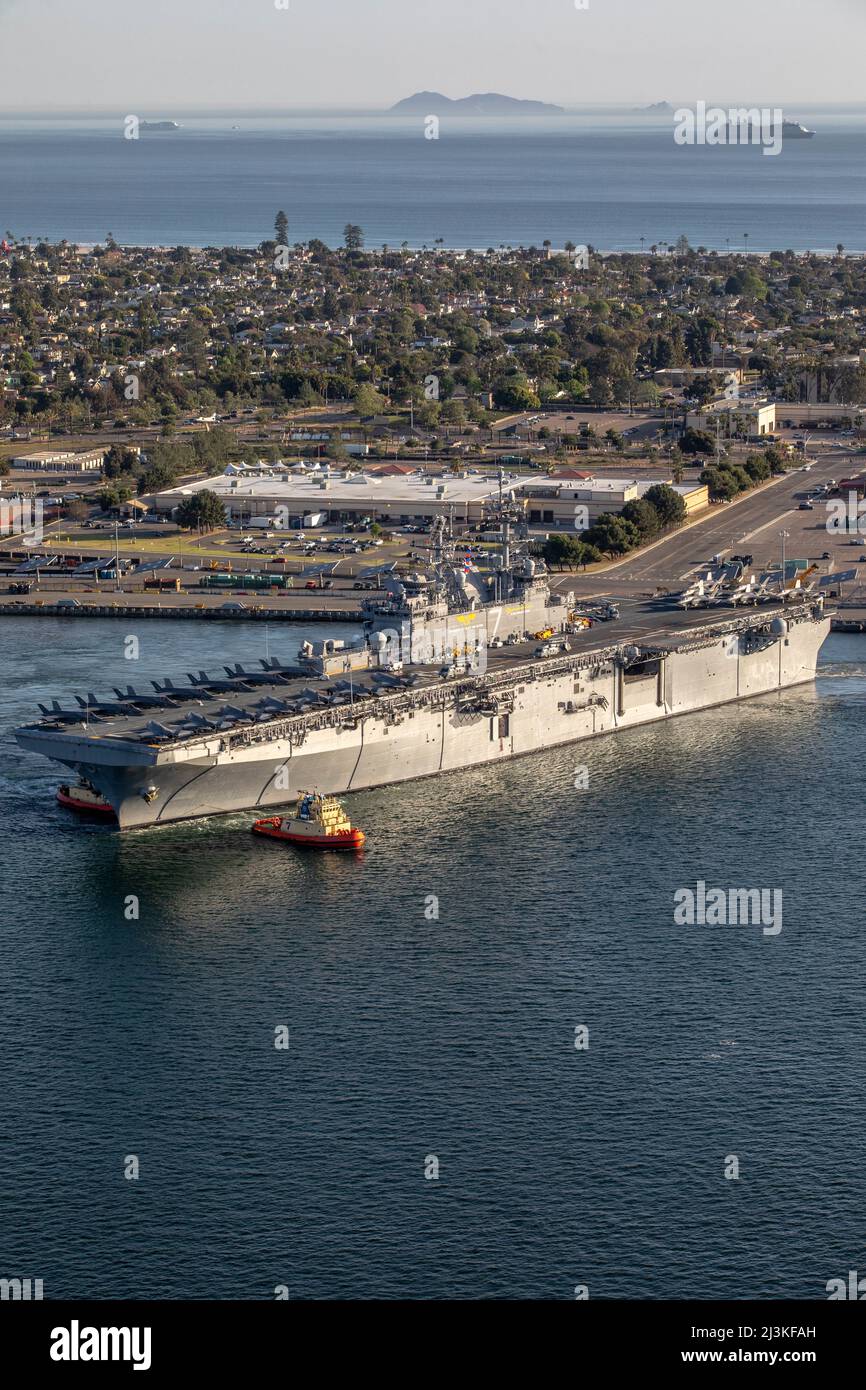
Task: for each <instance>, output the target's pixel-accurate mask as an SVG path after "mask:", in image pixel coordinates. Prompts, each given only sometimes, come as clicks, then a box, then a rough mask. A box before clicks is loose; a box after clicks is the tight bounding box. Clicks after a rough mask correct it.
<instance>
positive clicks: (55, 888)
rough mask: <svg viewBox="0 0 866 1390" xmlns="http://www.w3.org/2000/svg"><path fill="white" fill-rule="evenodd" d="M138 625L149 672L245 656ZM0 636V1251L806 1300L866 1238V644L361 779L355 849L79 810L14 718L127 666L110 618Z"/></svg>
mask: <svg viewBox="0 0 866 1390" xmlns="http://www.w3.org/2000/svg"><path fill="white" fill-rule="evenodd" d="M143 637H144V642H143V651H142V657H141V662H140V663H139V667H140V668H141V669H142V671H143V673H144V674H145V675H148V676H149V675H155V676H161V675H165V674H174V675H180V674H182V673H183V672H184V671H186V670H187V669H189V670H193V669H195V670H198V669H199V668H200V667H202V666H204V667H205V668H207V667H210V668H211V669H216V668H217V666H218V665H219V664H220V661H221V660H223V659H224V660H229V659H234V658H238V659H240V660H247V659H249V658H250V657H252V656H254V655H258V654H260V652H261V633H260V632H253V631H251V630H250V629H248V628H245V627H242V626H240V627H238V626H225V627H222V626H221V627H219V628H216V627H214V626H212V625H210V624H208V625H207V627H205V628H199V627H197V626H196V625H194V624H180V625H175V624H157V623H154V624H153V625H149V626H148V627H147V628H146V629H145V632H144V634H143ZM297 637H298V633H297V632H295V633H292V634H287V633H282V632H281V633H280V634H278V637H274V636H272V638H271V651H272V654H273V653H274V652H275V651H279V652H280V654H282V655H284V656H286V657H289V656H291V654H292V652H293V650H294V647H295V645H296V641H297ZM0 639H2V658H0V660H2V708H0V732H2V734H3V735H4V738H5V741H4V743H3V757H2V762H0V810H2V824H3V827H4V840H3V868H2V875H0V932H2V961H3V970H2V977H0V1049H2V1056H3V1059H4V1065H3V1087H2V1098H0V1167H2V1172H3V1183H2V1188H0V1274H3V1275H6V1276H10V1277H11V1276H13V1275H14V1276H18V1277H28V1276H29V1277H33V1278H36V1277H41V1278H43V1279H44V1281H45V1292H46V1296H47V1297H51V1296H54V1297H61V1296H72V1297H79V1296H80V1297H87V1296H90V1297H121V1298H127V1297H129V1298H134V1297H192V1298H268V1297H272V1296H273V1291H274V1288H275V1286H277V1285H278V1284H286V1285H288V1287H289V1290H290V1293H291V1295H292V1296H293V1297H298V1298H328V1297H338V1298H340V1297H344V1298H346V1297H352V1298H356V1297H362V1298H363V1297H384V1298H389V1297H408V1298H413V1299H418V1298H445V1297H447V1298H477V1297H499V1298H515V1297H541V1298H569V1297H571V1296H572V1291H573V1288H574V1286H575V1285H576V1284H578V1283H585V1284H588V1285H589V1288H590V1293H591V1296H592V1297H632V1298H662V1297H675V1298H686V1297H711V1296H712V1297H722V1298H749V1297H764V1298H770V1297H774V1298H779V1297H793V1298H804V1299H805V1298H820V1297H824V1296H825V1293H824V1286H825V1284H826V1282H827V1280H828V1279H830V1278H832V1277H835V1276H837V1275H840V1274H844V1273H845V1272H846V1271H847V1270H848V1269H849V1268H857V1267H858V1261H860V1262H862V1260H863V1258H864V1252H863V1228H864V1213H866V1182H864V1169H863V1160H862V1154H863V1148H864V1140H866V1120H864V1105H863V1075H864V1061H866V1048H864V1040H863V1017H864V1007H863V993H864V984H863V982H864V979H866V936H864V925H863V901H864V888H866V868H864V864H863V857H862V853H861V844H860V841H861V833H860V824H861V816H862V803H863V786H862V783H863V770H864V766H866V761H864V746H866V743H864V716H866V639H863V638H850V639H846V638H833V639H830V642H829V643H828V644H827V646H826V647H825V651H824V654H823V658H822V662H823V664H822V668H821V671H820V675H819V679H818V681H817V683H816V685H815V687H814V688H813V687H811V686H807V687H805V688H802V689H798V690H795V691H790V692H787V693H785V694H783V695H782V696H781V697H775V696H774V697H769V698H764V699H759V700H755V701H752V702H748V703H744V704H742V705H739V706H735V707H729V708H724V709H718V710H713V711H710V712H707V713H705V714H701V715H696V716H690V717H686V718H682V719H678V720H674V721H671V722H669V723H666V724H662V725H657V726H653V727H651V728H648V729H645V730H636V731H631V732H628V733H624V734H620V735H617V736H615V737H612V738H606V739H601V740H598V741H596V742H591V743H586V744H583V745H579V746H576V747H571V748H565V749H559V750H555V751H552V752H545V753H540V754H538V755H536V756H532V757H528V758H524V759H520V760H518V761H515V762H513V763H511V764H507V765H503V766H501V767H499V768H496V769H491V770H483V771H469V772H466V773H463V774H457V775H451V776H447V777H443V778H440V779H436V780H433V781H422V782H417V783H414V784H409V785H406V786H403V787H399V788H392V789H386V790H381V791H375V792H369V793H365V794H362V795H358V796H355V797H352V798H350V800H349V805H350V811H351V814H352V816H353V818H354V819H355V820H356V821H357V822H358V823H359V824H361V825H362V826H363V827H364V828H365V829H366V831H367V833H368V849H367V851H366V852H365V854H364V856H363V858H362V859H358V860H356V859H354V858H349V857H346V858H342V857H328V856H314V855H311V854H306V855H304V854H302V853H300V852H299V851H295V850H291V849H289V850H284V849H282V848H278V847H275V846H273V845H271V844H269V843H267V842H259V841H257V840H255V839H254V838H253V837H252V836H251V835H250V834H249V833H248V827H249V824H250V822H251V820H252V817H251V816H246V815H235V816H230V817H227V818H222V819H217V820H212V821H200V822H191V823H188V824H182V825H175V826H170V827H165V828H163V829H160V830H155V831H147V832H138V833H133V834H128V835H125V836H123V837H121V836H118V835H117V834H115V833H113V832H111V831H109V830H107V829H106V828H104V827H102V826H99V825H96V826H93V825H91V826H83V825H81V824H79V823H78V822H77V821H76V820H75V819H74V818H73V817H72V816H71V815H69V814H68V813H66V812H64V811H62V810H60V809H59V808H57V807H55V805H54V803H53V799H52V798H53V792H54V788H55V787H56V784H57V781H58V780H59V774H58V771H57V770H56V769H54V768H52V766H51V765H50V764H48V763H46V762H42V761H40V760H39V759H37V758H35V757H34V756H32V755H30V754H26V753H24V752H23V751H21V750H20V749H18V747H17V745H15V744H14V743H12V742H10V741H9V738H8V735H9V731H10V730H11V729H12V728H14V726H15V725H16V723H18V722H21V721H22V720H24V719H27V718H29V717H31V716H32V714H33V713H34V711H35V708H36V705H35V702H36V701H37V699H45V698H46V696H53V695H60V694H67V693H68V692H70V691H75V690H78V691H87V690H96V691H98V692H99V691H101V692H107V691H108V690H109V689H110V687H111V686H112V685H114V684H121V682H122V683H123V684H126V683H127V682H128V681H129V680H131V679H132V680H138V679H141V677H139V676H138V675H137V672H136V674H135V675H133V676H131V675H130V663H129V662H126V661H124V660H123V657H122V634H121V625H119V624H117V623H115V622H110V621H106V622H98V621H95V622H87V623H84V622H81V623H77V622H76V623H74V624H73V623H70V622H66V623H63V622H56V621H53V620H50V619H41V620H36V619H33V620H19V619H14V620H12V619H10V620H7V621H6V622H5V623H4V624H3V627H2V630H0ZM215 654H216V655H215ZM578 764H586V766H587V767H588V769H589V787H588V789H587V790H576V789H575V787H574V781H575V775H574V774H575V768H576V767H577V765H578ZM698 879H703V880H705V881H706V882H707V883H708V884H711V885H720V886H725V887H728V886H744V887H768V888H777V887H779V888H781V889H782V890H783V894H784V925H783V930H782V932H781V933H780V935H779V936H777V937H775V938H773V937H768V936H764V935H763V934H762V932H761V930H760V928H759V927H727V928H718V927H682V926H677V925H675V924H674V922H673V894H674V892H675V890H676V889H677V888H678V887H680V886H683V885H689V884H691V885H694V884H695V883H696V881H697V880H698ZM129 894H135V895H136V896H137V897H138V898H139V900H140V905H141V917H140V920H139V921H137V922H130V921H126V920H125V918H124V900H125V898H126V897H127V896H128V895H129ZM431 895H434V896H435V897H436V898H437V899H438V912H439V915H438V920H435V919H431V918H430V911H431V909H430V906H429V903H430V899H431ZM425 906H426V908H427V913H426V915H425ZM280 1025H285V1026H287V1027H288V1028H289V1029H290V1047H289V1049H288V1051H284V1050H277V1049H276V1048H275V1046H274V1036H275V1034H274V1030H275V1028H278V1027H279V1026H280ZM580 1025H585V1026H586V1027H588V1029H589V1048H588V1050H585V1051H581V1050H577V1049H576V1048H575V1045H574V1039H575V1028H576V1027H578V1026H580ZM129 1155H136V1156H137V1158H138V1160H139V1164H140V1177H139V1179H138V1181H127V1180H125V1178H124V1175H123V1170H124V1162H125V1160H126V1158H127V1156H129ZM729 1155H736V1156H737V1158H738V1161H739V1166H740V1177H739V1180H738V1181H726V1180H725V1178H724V1166H725V1162H726V1159H727V1157H728V1156H729ZM431 1156H435V1157H436V1158H437V1159H438V1163H439V1179H438V1181H428V1180H425V1177H424V1171H425V1162H427V1163H428V1166H429V1160H430V1157H431ZM861 1267H862V1263H861Z"/></svg>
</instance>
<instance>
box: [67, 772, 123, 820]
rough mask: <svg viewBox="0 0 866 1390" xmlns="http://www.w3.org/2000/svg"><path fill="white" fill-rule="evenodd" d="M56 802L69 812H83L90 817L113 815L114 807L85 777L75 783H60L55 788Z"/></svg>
mask: <svg viewBox="0 0 866 1390" xmlns="http://www.w3.org/2000/svg"><path fill="white" fill-rule="evenodd" d="M57 800H58V801H59V802H60V805H61V806H66V807H67V808H68V809H69V810H70V811H84V812H86V813H87V814H89V815H91V816H113V815H114V807H113V806H112V805H111V803H110V802H108V801H106V799H105V797H104V796H103V795H102V793H101V792H98V791H97V790H96V788H95V787H94V786H92V785H91V783H90V782H88V781H87V778H86V777H82V778H80V780H79V781H78V782H75V783H71V782H62V783H61V784H60V786H59V787H58V788H57Z"/></svg>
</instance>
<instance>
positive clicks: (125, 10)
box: [0, 0, 866, 115]
mask: <svg viewBox="0 0 866 1390" xmlns="http://www.w3.org/2000/svg"><path fill="white" fill-rule="evenodd" d="M282 3H283V0H134V3H130V0H0V107H3V108H7V109H8V108H19V109H20V108H28V109H34V110H48V109H50V108H51V107H73V106H76V107H77V106H87V105H92V106H94V107H109V108H112V109H116V110H120V111H122V112H135V111H138V110H141V111H144V112H146V113H148V114H152V113H154V111H156V110H158V111H160V112H162V113H163V114H166V115H168V114H170V113H171V112H172V111H176V110H179V109H181V108H183V107H185V106H215V107H220V108H226V107H232V106H244V107H248V106H270V107H273V106H276V107H285V108H297V107H305V106H353V105H363V106H387V105H390V104H391V103H392V102H394V101H396V100H398V99H399V98H400V97H402V96H407V95H409V94H410V93H411V92H413V91H417V90H419V89H422V88H425V89H429V88H432V89H436V90H439V91H443V92H445V93H446V95H448V96H462V95H465V94H466V93H468V92H471V91H490V90H493V91H503V92H507V93H508V94H510V95H512V96H521V97H532V98H536V99H542V100H550V101H556V102H559V103H561V104H578V103H580V102H606V101H610V102H616V101H626V102H632V101H635V102H651V101H658V100H662V99H668V100H671V101H675V102H677V101H682V102H693V101H695V100H697V99H698V98H701V97H703V98H705V99H706V100H708V101H711V102H724V103H726V104H727V103H728V102H731V101H734V102H737V101H759V102H761V103H762V104H773V103H776V104H785V103H787V104H788V105H789V106H790V105H791V103H796V102H800V103H805V102H810V101H811V102H821V101H826V102H846V101H858V102H859V101H862V100H863V99H864V97H866V92H864V85H863V78H862V72H863V53H864V48H866V0H821V3H820V4H819V3H816V0H712V2H711V0H588V8H587V9H583V10H579V9H577V7H576V4H575V0H287V8H285V9H283V8H277V6H278V5H281V4H282Z"/></svg>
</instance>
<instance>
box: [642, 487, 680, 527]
mask: <svg viewBox="0 0 866 1390" xmlns="http://www.w3.org/2000/svg"><path fill="white" fill-rule="evenodd" d="M644 501H646V502H649V504H650V506H651V507H653V508H654V509H655V511H656V512H657V513H658V518H659V521H660V523H661V525H662V526H679V524H680V522H681V521H682V520H683V519H684V518H685V514H686V504H685V502H684V501H683V499H682V497H681V496H680V494H679V493H678V492H675V491H674V489H673V488H672V487H671V486H670V485H669V484H668V483H654V484H653V486H652V487H651V488H648V489H647V492H646V495H645V497H644Z"/></svg>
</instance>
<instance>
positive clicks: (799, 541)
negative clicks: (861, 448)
mask: <svg viewBox="0 0 866 1390" xmlns="http://www.w3.org/2000/svg"><path fill="white" fill-rule="evenodd" d="M862 463H863V461H862V458H861V459H858V458H857V457H856V456H855V455H854V454H852V453H851V452H850V451H848V450H841V449H833V450H828V451H827V452H826V453H825V454H822V455H821V456H820V457H819V458H818V459H816V460H815V461H814V462H813V464H812V467H811V470H810V471H809V472H794V473H787V474H785V475H784V476H783V477H781V478H779V479H777V480H776V481H775V482H771V483H769V484H767V485H766V486H764V487H762V488H760V489H758V490H757V491H755V492H749V493H746V494H745V496H743V497H742V498H740V499H739V500H737V501H735V502H731V503H730V504H728V505H724V504H720V505H716V506H714V507H712V508H711V509H710V511H709V513H708V515H707V516H706V517H705V518H704V519H702V520H701V521H698V522H695V523H694V524H693V525H691V526H688V527H685V528H684V529H682V530H679V531H675V532H674V533H673V534H672V535H670V536H667V537H666V538H665V539H664V540H663V541H661V542H658V543H656V544H655V545H654V546H650V547H648V548H646V549H645V550H642V551H638V552H636V553H634V554H632V555H628V556H626V557H625V559H623V560H621V561H619V562H617V563H616V564H613V565H609V566H607V567H606V568H605V569H604V570H597V571H595V572H591V573H587V574H585V575H580V576H579V577H578V576H576V575H571V576H568V577H567V578H563V579H560V578H559V577H557V578H556V580H555V586H556V587H557V588H559V589H562V588H570V589H574V591H575V593H577V594H582V595H586V594H600V593H605V594H611V595H619V596H622V597H624V596H627V595H635V594H640V593H646V592H648V591H654V590H656V589H678V588H682V587H683V586H684V585H685V584H686V583H688V582H689V579H690V577H691V575H692V572H693V571H694V570H695V569H697V568H698V567H700V566H702V565H704V564H706V563H707V562H708V561H710V560H711V559H712V557H713V556H714V555H718V554H725V553H728V554H730V553H734V554H737V553H743V552H745V553H748V554H750V555H753V556H754V568H755V569H761V568H763V567H765V566H766V564H767V563H768V562H771V561H776V562H778V561H779V560H780V558H781V550H782V538H781V536H780V534H779V532H780V531H783V530H784V531H786V532H787V533H788V535H787V536H786V538H785V555H786V558H787V559H789V560H793V559H807V560H814V561H816V562H817V563H818V564H819V566H820V568H821V571H822V573H829V572H830V571H831V570H840V569H850V568H853V567H855V566H856V561H857V556H858V554H859V550H858V549H857V548H855V547H852V546H851V545H850V542H849V538H848V537H847V536H845V535H842V534H839V533H838V532H829V531H828V530H827V520H828V512H827V507H826V505H825V504H824V503H823V502H816V503H815V506H814V510H813V511H800V510H799V504H800V501H801V497H802V494H803V493H805V492H806V491H807V490H809V489H811V488H813V487H815V486H817V484H819V483H822V482H827V481H829V480H830V479H831V478H836V479H839V478H844V477H847V476H849V475H850V474H852V473H856V472H859V471H860V470H861V468H862ZM864 539H866V537H864ZM825 551H828V552H829V553H830V559H829V560H824V559H822V557H823V555H824V552H825Z"/></svg>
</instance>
